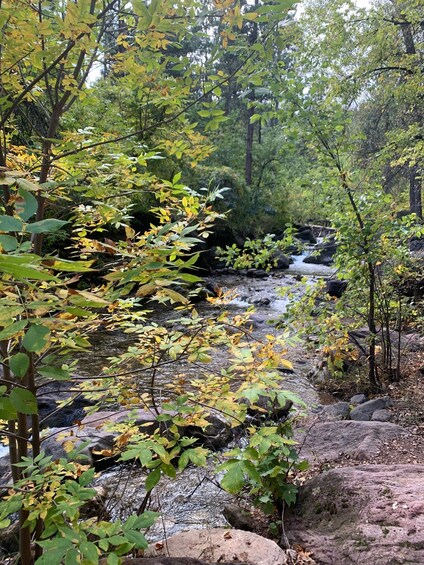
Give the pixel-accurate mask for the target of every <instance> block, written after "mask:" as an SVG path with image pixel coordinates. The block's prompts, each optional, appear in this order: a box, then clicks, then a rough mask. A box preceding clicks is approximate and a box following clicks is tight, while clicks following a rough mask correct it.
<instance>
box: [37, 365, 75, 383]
mask: <svg viewBox="0 0 424 565" xmlns="http://www.w3.org/2000/svg"><path fill="white" fill-rule="evenodd" d="M38 372H39V373H40V375H42V376H43V377H47V378H49V379H53V380H55V381H69V380H70V379H71V373H70V371H69V370H68V369H61V368H59V367H52V366H50V365H47V366H44V367H40V368H39V369H38Z"/></svg>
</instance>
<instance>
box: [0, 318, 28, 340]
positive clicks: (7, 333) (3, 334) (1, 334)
mask: <svg viewBox="0 0 424 565" xmlns="http://www.w3.org/2000/svg"><path fill="white" fill-rule="evenodd" d="M27 323H28V321H27V320H18V321H17V322H13V324H10V326H7V327H6V328H4V329H3V330H1V331H0V341H4V340H6V339H10V338H12V337H16V336H17V335H19V334H20V332H21V331H22V330H23V329H24V328H25V326H26V325H27Z"/></svg>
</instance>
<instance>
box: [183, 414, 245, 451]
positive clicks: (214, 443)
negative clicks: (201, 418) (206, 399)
mask: <svg viewBox="0 0 424 565" xmlns="http://www.w3.org/2000/svg"><path fill="white" fill-rule="evenodd" d="M205 419H206V420H207V421H208V422H209V425H208V426H207V427H200V426H187V427H185V428H184V435H186V436H188V437H193V438H196V439H197V440H198V444H201V445H203V446H205V447H207V448H208V449H222V448H223V447H225V446H226V445H228V444H229V443H230V441H231V440H232V439H233V437H234V430H233V428H232V427H231V426H230V424H229V423H228V422H227V421H225V420H224V419H223V418H222V417H220V416H219V415H218V414H209V416H207V417H206V418H205Z"/></svg>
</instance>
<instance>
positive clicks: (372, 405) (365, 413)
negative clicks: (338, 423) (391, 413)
mask: <svg viewBox="0 0 424 565" xmlns="http://www.w3.org/2000/svg"><path fill="white" fill-rule="evenodd" d="M391 405H392V399H391V398H390V396H383V397H381V398H373V399H372V400H368V401H367V402H364V403H362V404H360V405H359V406H356V408H354V409H353V410H352V412H351V413H350V417H351V419H352V420H361V421H368V420H371V417H372V415H373V413H374V412H375V411H376V410H381V409H383V408H387V407H388V406H391Z"/></svg>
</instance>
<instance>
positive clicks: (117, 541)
mask: <svg viewBox="0 0 424 565" xmlns="http://www.w3.org/2000/svg"><path fill="white" fill-rule="evenodd" d="M107 541H108V542H109V543H110V544H111V545H122V544H123V543H127V541H128V540H127V538H126V537H124V536H118V535H116V536H111V537H110V538H107Z"/></svg>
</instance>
